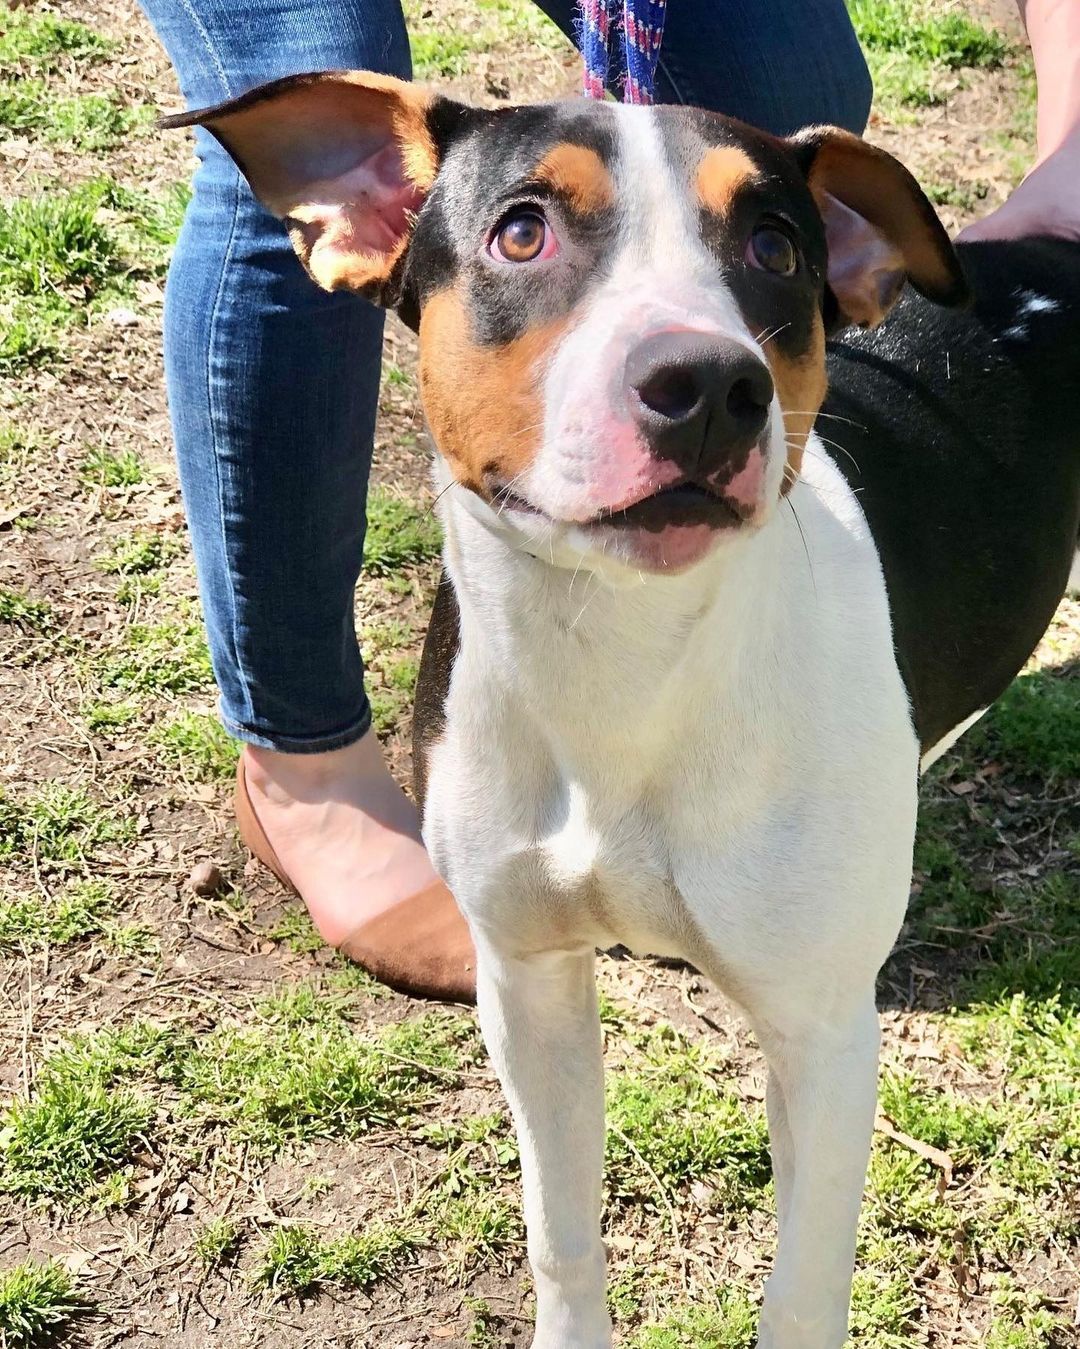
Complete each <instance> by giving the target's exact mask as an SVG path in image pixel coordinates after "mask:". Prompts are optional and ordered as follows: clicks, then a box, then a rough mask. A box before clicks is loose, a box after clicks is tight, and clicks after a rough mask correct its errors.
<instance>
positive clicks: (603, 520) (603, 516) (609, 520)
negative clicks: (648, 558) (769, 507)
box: [494, 481, 753, 534]
mask: <svg viewBox="0 0 1080 1349" xmlns="http://www.w3.org/2000/svg"><path fill="white" fill-rule="evenodd" d="M494 504H495V505H496V509H498V510H499V511H500V512H502V511H504V510H508V511H516V512H519V513H520V514H524V515H530V516H534V517H536V518H538V519H550V518H551V517H549V516H548V515H547V514H546V512H545V511H543V510H541V509H539V508H538V507H537V506H534V505H533V504H532V503H531V502H529V501H526V500H525V499H524V497H520V496H518V495H517V493H516V492H513V491H507V490H503V491H499V492H497V493H496V494H495V497H494ZM752 514H753V511H752V509H748V508H747V507H744V506H742V505H741V504H740V503H738V502H736V501H732V500H730V499H729V498H727V497H725V496H724V495H723V492H722V490H720V489H718V488H713V487H710V486H708V485H707V484H703V483H697V482H690V481H685V482H680V483H673V484H671V485H670V486H668V487H663V488H661V489H660V490H659V491H657V492H651V493H650V494H649V495H648V496H645V497H642V498H641V500H640V501H635V502H633V503H632V504H631V505H629V506H625V507H623V508H622V509H621V510H616V511H612V510H602V511H599V512H598V513H597V514H596V515H594V516H593V517H592V519H590V520H574V521H567V522H566V523H568V524H573V525H575V526H576V527H577V528H578V529H585V530H604V529H615V530H625V531H637V530H643V531H644V532H645V533H648V534H659V533H660V532H661V531H663V530H668V529H680V528H682V529H696V528H700V527H702V526H704V527H706V528H708V529H711V530H716V529H734V528H736V527H737V526H739V525H741V524H745V523H746V521H747V519H748V518H749V517H750V516H751V515H752Z"/></svg>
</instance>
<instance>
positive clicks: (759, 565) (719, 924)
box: [424, 109, 918, 1349]
mask: <svg viewBox="0 0 1080 1349" xmlns="http://www.w3.org/2000/svg"><path fill="white" fill-rule="evenodd" d="M631 118H633V119H634V120H633V121H631V120H630V119H631ZM624 126H626V127H627V128H629V129H630V130H632V131H633V132H634V136H631V137H630V139H629V141H627V144H632V145H633V146H634V147H636V148H634V149H632V150H631V151H630V152H629V153H630V154H631V156H633V155H637V156H638V158H637V159H635V158H631V159H630V161H629V162H630V169H631V171H633V172H635V173H637V174H638V175H639V181H640V175H645V176H646V177H647V178H648V181H649V182H650V183H652V184H653V187H652V189H651V190H652V193H653V201H652V215H651V224H649V223H648V222H647V223H646V225H645V226H644V227H643V228H645V229H646V230H648V229H650V228H651V229H652V230H653V231H654V233H653V235H652V238H651V241H648V242H647V245H646V247H645V249H644V251H643V252H642V254H641V255H640V257H639V258H638V259H637V260H636V263H634V265H636V266H637V269H638V275H635V273H634V270H633V266H632V265H631V263H630V262H628V263H627V266H626V268H624V269H623V270H621V271H620V270H618V269H616V272H615V274H614V275H613V277H612V279H611V283H610V285H609V287H608V288H607V290H606V291H605V292H603V294H604V295H606V299H605V300H604V306H605V307H604V308H603V309H602V310H601V309H594V312H593V314H592V315H591V316H590V317H589V318H588V319H587V320H586V323H585V325H584V326H583V328H582V329H579V332H578V334H577V335H575V336H574V337H571V339H570V341H569V342H568V344H567V346H566V348H565V350H564V352H563V355H562V356H560V357H559V358H558V359H557V360H556V362H555V363H554V366H553V368H552V370H551V373H550V376H549V382H548V386H547V394H548V410H549V412H548V416H549V421H548V425H547V427H546V429H545V445H544V449H543V450H542V451H541V454H540V456H539V458H538V460H537V464H536V469H535V471H534V473H533V476H532V480H531V482H530V483H528V484H527V495H528V497H529V499H530V500H533V501H534V502H535V503H536V504H538V505H543V504H546V503H547V502H550V501H551V500H553V499H554V500H560V501H565V500H566V494H567V492H568V491H569V488H568V487H567V483H568V482H571V481H572V480H574V479H575V477H576V478H577V479H578V480H579V481H584V482H585V483H586V485H587V478H588V470H589V460H588V455H587V451H588V449H589V445H590V440H589V437H588V435H578V436H577V439H576V441H574V436H572V435H568V434H565V433H564V432H565V427H564V428H563V431H558V430H556V431H553V430H552V428H553V426H554V427H558V426H559V425H560V423H559V422H558V418H559V417H560V416H562V417H565V416H566V415H567V412H566V408H567V406H568V404H571V403H573V402H574V400H575V392H574V391H575V390H576V389H577V388H579V387H580V385H579V383H578V381H580V380H584V381H588V380H589V379H593V378H595V377H596V373H597V370H598V364H597V363H598V362H600V363H602V362H603V360H605V359H608V358H609V357H610V355H611V353H610V351H609V352H607V353H605V352H603V351H601V350H600V348H602V347H604V345H605V342H610V341H611V340H614V339H612V337H611V334H612V333H613V332H618V331H621V329H622V328H623V327H625V326H626V325H627V323H628V319H627V316H628V315H633V314H635V313H638V312H639V311H638V310H636V309H635V306H642V305H644V306H645V308H644V310H641V311H640V312H646V311H647V312H648V313H651V314H657V313H659V314H661V315H663V316H666V317H672V318H682V317H685V315H686V314H688V313H693V314H694V316H695V317H694V323H695V325H702V324H712V325H713V326H714V327H715V329H716V330H717V331H724V332H726V333H728V334H737V335H738V337H739V339H740V340H743V341H745V342H746V343H747V344H748V345H749V346H750V347H751V348H752V349H754V350H756V351H757V352H758V354H759V355H761V354H762V352H761V348H760V347H759V346H758V345H757V343H756V342H755V340H754V339H755V336H756V335H754V334H751V333H749V332H748V331H747V330H746V328H745V324H744V322H743V320H742V318H741V316H740V315H739V314H738V311H737V309H736V308H735V306H734V304H733V302H732V300H731V297H730V295H729V294H728V293H727V291H726V290H725V288H724V287H723V286H722V285H721V284H720V282H719V281H718V280H717V279H716V275H715V268H710V269H709V272H710V276H709V278H708V284H704V283H702V284H700V285H698V284H697V279H698V278H697V274H696V269H697V261H696V259H697V253H696V252H695V249H696V248H698V247H699V245H697V244H696V243H695V242H694V240H693V239H691V231H690V229H689V227H688V223H687V221H686V220H683V219H682V218H681V217H680V215H679V212H680V210H681V209H682V208H681V207H680V206H678V205H677V203H679V202H680V200H681V197H682V194H681V193H680V191H678V190H677V188H676V187H675V185H673V184H668V183H666V182H665V181H663V177H662V174H661V175H660V176H656V175H657V173H658V169H657V164H658V162H659V161H660V158H661V157H660V155H659V151H658V148H657V147H656V146H655V145H651V143H650V140H649V137H650V135H652V134H653V133H652V128H651V121H650V115H649V114H648V113H645V112H642V111H641V110H637V109H633V110H629V113H628V114H627V115H626V117H625V119H624ZM624 148H625V147H624ZM639 161H640V162H639ZM665 171H666V170H665ZM650 174H652V175H653V177H649V175H650ZM695 237H696V236H695ZM657 259H660V260H661V261H659V262H658V261H656V260H657ZM631 262H633V259H631ZM648 296H652V298H651V299H649V298H648ZM643 297H644V298H643ZM649 306H652V308H651V309H649ZM605 318H606V320H607V321H608V323H609V331H608V334H607V336H606V337H605V334H604V332H603V330H602V323H603V321H604V320H605ZM650 321H651V320H650ZM638 331H639V332H640V331H641V330H640V328H639V329H638ZM564 358H565V359H564ZM590 362H592V364H590ZM774 420H777V419H775V418H774ZM781 431H782V428H781ZM780 433H781V432H774V438H775V435H776V434H780ZM571 441H574V444H575V449H574V454H573V455H570V454H568V452H567V445H568V444H569V443H570V442H571ZM592 447H593V453H594V454H596V455H602V454H603V449H602V448H599V449H598V448H597V447H596V445H595V441H593V442H592ZM782 448H783V447H782V440H781V441H779V442H777V443H776V444H770V468H769V472H770V474H771V477H770V480H769V481H770V491H771V496H772V505H771V507H770V508H769V509H768V510H766V511H764V512H763V513H762V516H761V518H760V520H759V523H758V527H757V528H755V529H747V530H743V531H741V532H738V533H733V534H728V535H724V536H722V537H721V539H720V541H719V544H718V546H717V547H716V548H715V549H714V550H713V551H712V552H710V553H708V554H707V555H706V556H705V557H704V559H703V560H701V561H699V562H697V563H696V564H695V565H694V566H692V567H690V568H689V569H687V570H686V571H684V572H682V573H681V574H678V575H668V574H663V573H661V574H656V573H653V574H650V575H648V576H643V575H639V574H638V573H636V572H635V571H634V570H632V569H631V568H628V567H626V566H622V565H620V564H619V563H618V562H617V561H614V560H612V559H611V558H610V557H606V556H605V555H604V553H603V550H602V547H600V546H598V545H596V544H595V543H592V542H590V539H589V537H588V536H587V534H586V533H585V532H583V531H577V530H575V528H574V527H573V526H565V525H563V526H555V527H552V526H550V525H548V524H545V523H543V522H538V521H533V520H530V518H529V517H527V516H523V515H521V514H520V513H519V514H516V515H515V513H514V512H512V511H510V512H506V513H504V514H500V513H498V512H497V511H496V510H494V509H492V508H491V507H489V506H488V505H486V504H484V503H483V502H482V501H481V500H480V499H479V498H477V497H476V496H474V495H473V494H472V493H469V492H466V491H461V490H457V491H447V492H446V493H445V494H442V495H441V497H440V501H441V505H440V510H441V512H442V518H443V523H444V526H445V532H446V551H445V557H446V565H447V567H448V570H449V573H450V576H451V578H452V580H453V584H454V587H455V591H456V594H457V598H458V604H459V607H460V613H461V646H460V651H459V654H458V658H457V661H456V663H455V666H454V670H453V675H452V679H451V685H450V690H449V695H448V699H447V707H446V712H447V721H446V727H445V731H444V734H443V736H442V738H441V740H440V741H439V743H438V744H437V745H436V746H435V747H434V749H433V751H432V755H431V760H430V763H429V778H428V797H427V808H426V818H425V828H424V836H425V841H426V843H427V845H428V848H429V849H430V852H431V855H432V858H433V859H434V861H435V864H436V866H437V867H438V869H439V870H440V872H441V873H442V875H443V876H444V877H445V879H446V881H447V882H448V884H449V885H450V887H451V888H452V889H453V891H454V893H455V895H456V896H457V898H458V900H459V902H460V904H461V906H462V908H463V909H464V911H465V912H466V914H467V915H468V918H469V922H470V925H471V927H472V930H473V934H474V936H475V939H476V944H477V949H478V985H479V989H478V992H479V1010H480V1018H481V1023H482V1026H483V1031H484V1035H485V1039H486V1041H487V1044H488V1047H489V1050H490V1052H491V1056H492V1059H493V1062H494V1064H495V1067H496V1070H497V1072H498V1074H499V1077H500V1079H501V1081H502V1083H503V1086H504V1088H505V1091H506V1095H507V1098H508V1100H509V1103H510V1108H511V1111H512V1113H513V1116H514V1119H515V1122H516V1125H517V1130H518V1135H519V1139H520V1145H521V1162H522V1176H523V1183H524V1198H525V1214H526V1220H527V1226H528V1238H529V1255H530V1259H531V1262H532V1267H533V1273H534V1277H535V1281H536V1292H537V1320H536V1336H535V1340H534V1349H607V1347H608V1346H609V1345H610V1344H611V1327H610V1323H609V1319H608V1314H607V1310H606V1305H605V1289H604V1250H603V1246H602V1243H601V1228H600V1204H601V1168H602V1159H603V1141H604V1122H603V1075H602V1063H601V1039H600V1025H599V1018H598V1015H597V1008H596V994H595V988H594V980H593V964H594V951H595V948H597V947H607V946H611V945H613V944H615V943H623V944H625V945H627V946H628V947H630V948H632V949H634V950H636V951H638V952H641V953H645V952H651V953H654V954H668V955H677V956H682V957H685V958H687V959H688V960H690V961H692V962H693V963H694V964H695V965H696V966H698V968H700V969H702V970H703V971H705V972H706V973H707V974H708V975H709V976H710V977H711V978H713V979H714V980H715V982H716V983H717V984H718V985H719V986H720V987H721V988H722V989H724V990H725V991H726V992H727V993H728V994H729V995H730V996H731V997H732V998H733V999H735V1000H736V1001H737V1002H738V1003H739V1004H740V1005H741V1006H742V1008H743V1009H744V1010H745V1012H746V1014H747V1016H748V1017H749V1019H750V1021H751V1022H752V1024H753V1026H754V1028H755V1030H756V1032H757V1035H758V1037H759V1039H760V1041H761V1044H762V1048H763V1049H764V1051H765V1054H766V1057H767V1059H768V1062H769V1070H770V1077H769V1088H768V1102H767V1104H768V1112H769V1123H770V1131H771V1142H772V1150H773V1159H774V1171H775V1176H776V1189H777V1199H778V1206H779V1221H780V1246H779V1252H778V1255H777V1260H776V1266H775V1269H774V1272H773V1274H772V1276H771V1278H770V1280H769V1283H768V1287H767V1290H766V1296H765V1302H764V1307H763V1311H762V1317H761V1326H760V1331H759V1341H758V1344H759V1349H840V1346H841V1344H842V1343H843V1341H844V1338H845V1334H846V1326H847V1313H848V1301H849V1294H850V1284H851V1275H852V1266H853V1262H854V1254H855V1228H856V1222H857V1217H858V1210H859V1203H860V1199H861V1194H862V1186H863V1182H864V1177H865V1170H866V1162H867V1156H868V1150H869V1143H870V1136H871V1130H872V1126H873V1118H874V1101H875V1074H876V1062H877V1043H878V1031H877V1021H876V1015H875V1010H874V978H875V975H876V973H877V970H878V968H879V966H880V965H881V963H882V961H883V960H884V958H885V956H886V955H887V953H888V951H889V949H890V946H891V944H892V942H893V940H894V938H895V936H896V933H897V931H898V929H899V927H900V923H901V921H902V918H903V914H904V909H905V905H906V901H907V895H908V884H909V879H910V867H911V847H912V839H913V836H914V828H915V807H916V780H917V773H918V745H917V741H916V737H915V734H914V731H913V729H912V722H911V714H910V710H909V704H908V699H907V696H906V693H905V690H904V686H903V683H902V681H901V678H900V674H899V672H898V670H897V666H896V662H895V658H894V655H893V642H892V632H891V625H890V618H889V610H888V604H887V601H886V594H885V586H884V581H883V579H882V574H881V568H880V565H879V561H878V556H877V552H876V550H875V547H874V544H873V540H872V539H871V537H870V534H869V531H868V529H867V526H866V522H865V519H864V517H863V514H862V511H861V510H860V507H859V505H858V502H857V500H856V498H855V496H854V495H853V494H852V492H851V491H850V489H849V488H848V486H847V484H846V482H845V481H844V478H843V476H842V475H841V474H840V473H839V472H838V471H837V469H836V467H835V465H834V464H833V463H832V462H831V460H830V459H829V458H828V456H827V455H826V454H825V452H824V450H823V447H822V445H821V444H820V442H818V441H817V440H816V438H812V439H811V443H810V444H809V446H808V449H807V454H806V459H805V461H804V477H803V480H802V481H801V482H799V483H798V484H797V485H796V486H795V488H794V489H793V491H792V493H791V495H790V497H789V498H788V500H786V501H783V502H781V501H778V499H777V497H778V489H779V474H780V472H781V470H782V466H783V454H782V453H779V454H777V451H780V450H782ZM574 455H576V456H577V461H576V463H575V462H574ZM440 472H441V475H442V476H441V481H440V483H439V486H440V487H442V486H448V485H449V483H450V477H449V470H448V469H446V467H445V466H443V467H442V468H441V470H440ZM560 494H561V495H560ZM796 516H797V517H798V518H797V519H796ZM800 526H801V528H800Z"/></svg>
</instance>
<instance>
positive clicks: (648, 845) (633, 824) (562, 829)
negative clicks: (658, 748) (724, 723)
mask: <svg viewBox="0 0 1080 1349" xmlns="http://www.w3.org/2000/svg"><path fill="white" fill-rule="evenodd" d="M691 779H692V774H689V773H684V772H679V771H675V772H674V773H672V772H671V771H670V770H669V771H666V772H655V773H650V772H645V773H642V772H640V770H639V771H638V772H635V771H634V767H633V765H631V764H630V763H629V762H626V761H623V762H622V763H621V764H620V763H618V761H615V762H613V763H610V764H606V765H605V771H604V772H603V773H600V774H596V775H595V776H594V775H592V774H590V773H588V772H582V771H580V765H575V771H572V772H565V771H561V770H560V768H559V767H558V765H557V763H556V761H555V759H554V758H553V757H551V756H549V755H545V754H544V753H542V752H540V751H539V750H538V747H537V746H535V745H534V746H533V747H532V750H531V752H528V753H525V752H514V751H513V750H510V749H507V748H505V747H504V749H503V752H501V753H499V752H497V751H495V750H494V748H493V747H492V748H491V751H490V752H489V747H488V746H487V745H485V746H483V747H481V746H478V745H477V743H476V742H475V741H473V742H471V743H467V742H465V741H463V740H462V739H459V738H458V737H456V736H455V735H454V734H450V735H449V736H448V737H447V738H446V739H445V740H444V741H443V743H442V745H440V746H439V748H438V750H437V751H436V755H435V781H434V787H435V790H434V793H433V797H432V799H431V810H430V815H429V820H428V826H427V828H426V831H425V832H426V836H427V838H428V842H429V846H430V848H431V850H432V853H433V856H434V857H435V860H436V864H437V865H438V867H439V869H440V870H441V871H442V872H443V874H444V875H445V876H446V877H447V880H448V881H449V883H450V885H451V887H452V888H453V889H454V891H455V893H456V894H457V895H458V897H459V899H460V900H461V902H462V903H463V905H464V907H465V908H466V910H467V911H468V912H469V913H470V915H471V916H473V917H474V918H477V919H478V920H479V921H481V922H490V923H491V924H492V925H494V926H497V927H498V928H499V929H500V930H502V931H504V932H507V931H512V932H513V934H514V941H515V944H516V945H517V946H518V947H519V948H520V949H521V950H522V952H527V951H533V950H550V949H560V948H563V949H569V948H575V947H580V946H587V947H588V946H599V947H610V946H613V945H616V944H621V945H624V946H627V947H628V948H630V949H631V950H633V951H635V952H638V953H645V952H649V953H652V954H657V955H680V956H687V955H690V954H691V953H694V952H696V951H697V950H698V947H699V940H698V936H697V934H698V931H699V925H700V922H701V919H702V909H703V905H704V904H705V903H706V897H707V902H708V903H709V904H710V905H711V906H719V907H722V908H723V907H728V903H729V901H730V907H731V911H732V912H733V911H734V910H735V909H737V908H741V907H743V906H742V905H740V904H739V902H738V900H739V899H741V898H742V897H743V896H744V894H745V884H744V883H743V881H744V879H745V877H747V876H753V877H754V878H755V882H754V883H755V884H757V883H758V882H759V881H761V880H763V879H764V878H766V877H767V875H768V871H769V867H768V861H769V857H770V852H771V851H773V850H771V849H770V844H769V837H768V826H767V824H763V822H762V820H761V819H760V817H759V818H757V819H755V820H754V822H753V823H752V824H751V823H750V822H749V821H743V823H744V825H745V826H746V827H745V828H740V827H739V820H738V819H737V816H738V815H739V805H740V803H739V801H738V793H731V792H728V793H724V794H719V793H717V791H716V789H715V784H711V783H704V782H698V783H696V784H694V783H693V782H692V781H691ZM451 782H452V783H453V784H454V790H453V792H450V791H444V790H441V784H449V783H451ZM688 803H693V805H692V806H691V805H689V804H688Z"/></svg>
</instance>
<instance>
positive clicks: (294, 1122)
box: [181, 1017, 467, 1152]
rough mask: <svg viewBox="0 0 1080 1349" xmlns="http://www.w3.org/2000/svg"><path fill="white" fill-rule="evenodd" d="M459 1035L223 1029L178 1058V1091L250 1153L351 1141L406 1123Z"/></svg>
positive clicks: (340, 1027)
mask: <svg viewBox="0 0 1080 1349" xmlns="http://www.w3.org/2000/svg"><path fill="white" fill-rule="evenodd" d="M466 1024H467V1023H466ZM461 1033H462V1031H461V1023H454V1022H450V1021H446V1020H443V1019H440V1018H438V1017H428V1018H423V1019H421V1020H418V1021H406V1022H402V1023H400V1024H399V1025H394V1026H390V1027H387V1028H386V1029H385V1030H383V1031H381V1032H380V1033H378V1034H377V1035H374V1036H370V1037H368V1036H360V1035H358V1034H356V1033H355V1032H354V1031H353V1030H352V1028H351V1027H350V1026H349V1025H348V1023H347V1022H345V1021H344V1020H343V1019H341V1018H337V1019H335V1020H334V1021H332V1022H330V1023H326V1022H324V1021H320V1020H315V1021H313V1022H300V1023H298V1024H282V1023H280V1022H276V1021H271V1020H267V1021H264V1022H263V1023H262V1024H258V1025H254V1026H250V1025H249V1026H229V1027H222V1028H221V1029H220V1030H218V1031H216V1032H214V1033H213V1034H212V1035H210V1036H208V1037H206V1038H205V1040H204V1041H203V1042H202V1043H201V1045H200V1049H199V1052H198V1053H193V1054H191V1055H190V1056H188V1057H187V1058H186V1059H185V1060H184V1061H183V1065H182V1083H181V1085H182V1088H183V1090H184V1092H185V1093H186V1094H187V1096H188V1098H189V1100H190V1101H191V1102H193V1103H197V1104H198V1108H199V1110H200V1112H201V1113H209V1114H210V1115H212V1116H213V1117H214V1118H215V1119H217V1120H220V1121H221V1122H223V1123H224V1124H225V1125H226V1126H227V1128H228V1130H229V1132H230V1133H231V1134H232V1135H233V1136H234V1137H236V1138H238V1139H241V1140H243V1141H246V1142H248V1143H249V1144H250V1145H251V1146H252V1147H253V1148H255V1149H257V1150H262V1151H264V1152H273V1151H275V1150H277V1149H279V1148H281V1147H283V1146H285V1145H286V1144H289V1143H297V1142H305V1141H308V1140H311V1139H315V1138H357V1137H360V1136H361V1135H363V1134H365V1133H367V1132H369V1130H371V1129H372V1128H374V1127H386V1126H389V1125H393V1124H396V1123H399V1122H400V1121H401V1120H403V1119H405V1118H408V1117H409V1116H411V1115H412V1114H413V1113H414V1112H415V1111H416V1110H417V1109H419V1108H420V1107H421V1106H422V1105H423V1104H424V1103H426V1102H428V1101H430V1100H431V1099H432V1098H433V1095H434V1092H435V1087H436V1084H437V1083H439V1082H445V1081H446V1080H447V1079H449V1080H453V1078H454V1074H455V1072H456V1070H457V1068H458V1066H459V1063H460V1045H459V1042H460V1038H461Z"/></svg>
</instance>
